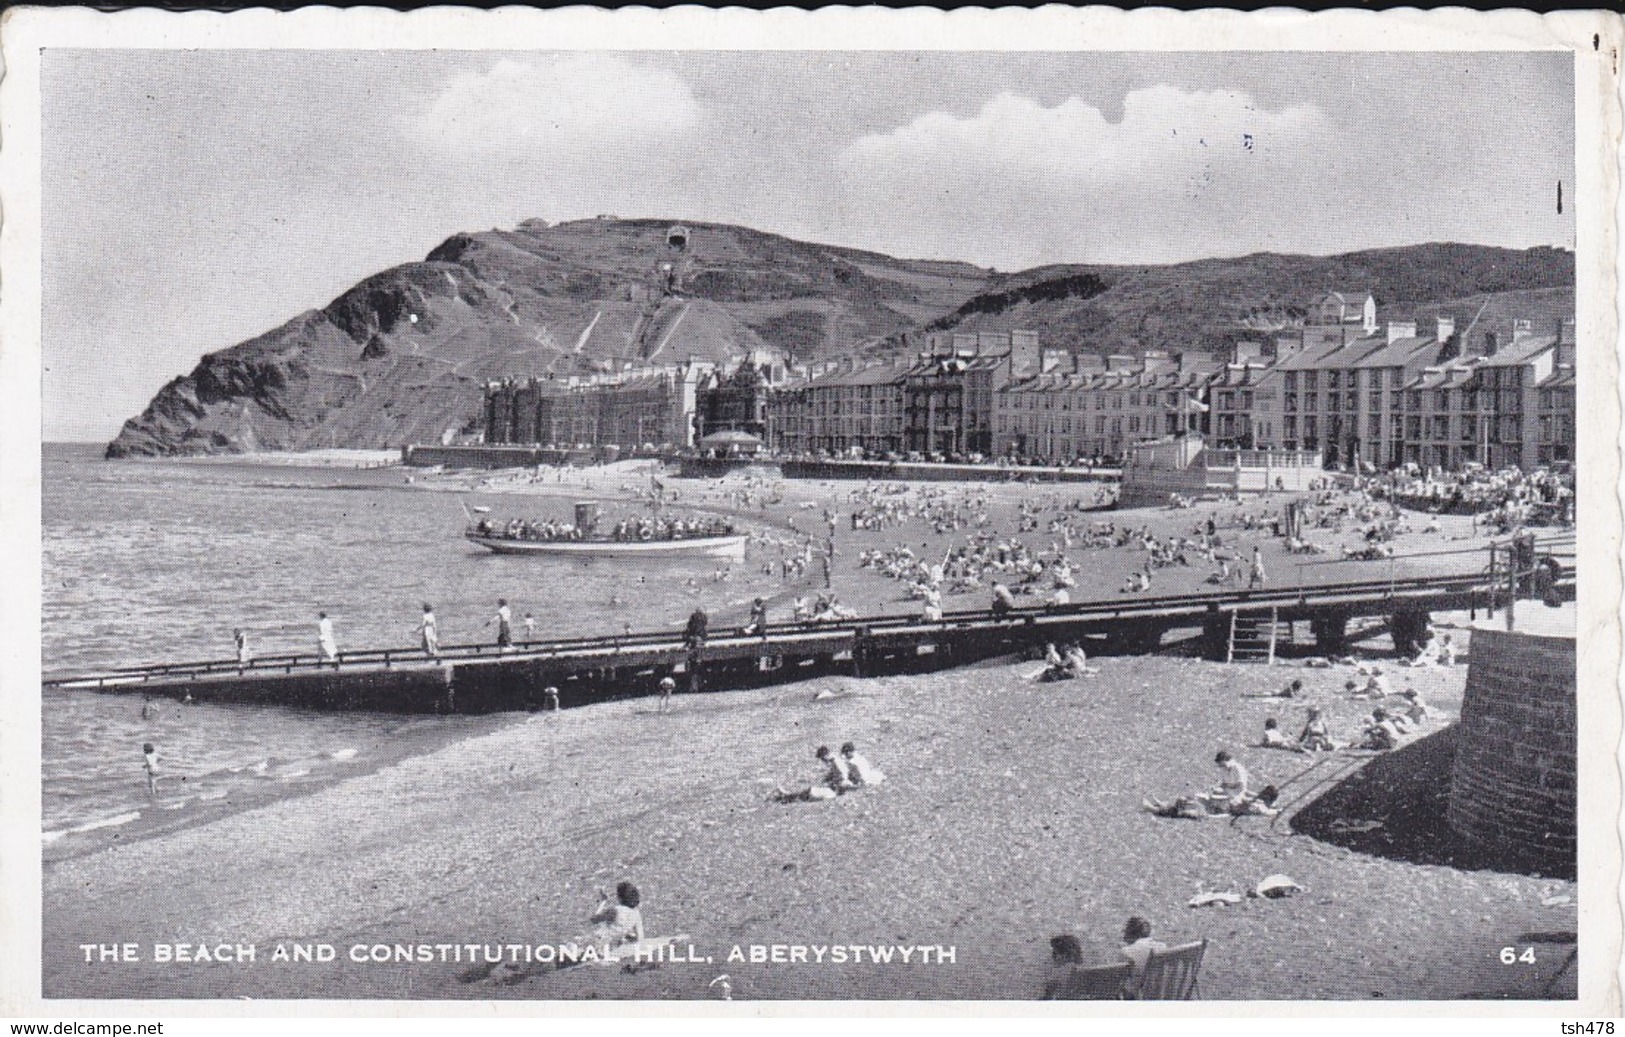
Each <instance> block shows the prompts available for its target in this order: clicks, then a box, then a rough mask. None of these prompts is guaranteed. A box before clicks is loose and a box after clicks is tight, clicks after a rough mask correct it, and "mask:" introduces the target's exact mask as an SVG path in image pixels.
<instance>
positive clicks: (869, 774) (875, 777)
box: [841, 742, 886, 786]
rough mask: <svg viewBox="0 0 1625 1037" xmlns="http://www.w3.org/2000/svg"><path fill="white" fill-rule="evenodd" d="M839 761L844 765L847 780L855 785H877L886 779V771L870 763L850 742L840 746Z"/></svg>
mask: <svg viewBox="0 0 1625 1037" xmlns="http://www.w3.org/2000/svg"><path fill="white" fill-rule="evenodd" d="M841 762H842V763H843V764H844V765H845V766H846V776H847V780H848V781H850V782H851V783H852V784H853V785H855V786H863V785H879V784H880V783H882V782H884V781H885V780H886V772H885V771H882V770H881V769H880V768H879V767H876V766H875V765H874V764H872V763H870V762H869V758H868V757H866V756H864V755H863V754H862V753H860V752H858V747H857V746H856V745H855V744H853V743H852V742H847V743H846V744H845V745H843V746H841Z"/></svg>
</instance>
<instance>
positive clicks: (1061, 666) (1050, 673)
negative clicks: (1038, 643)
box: [1038, 641, 1073, 681]
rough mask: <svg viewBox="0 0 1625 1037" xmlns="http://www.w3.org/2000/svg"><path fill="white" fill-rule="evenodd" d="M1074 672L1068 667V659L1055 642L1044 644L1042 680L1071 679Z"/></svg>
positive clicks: (1040, 677)
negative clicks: (1056, 646)
mask: <svg viewBox="0 0 1625 1037" xmlns="http://www.w3.org/2000/svg"><path fill="white" fill-rule="evenodd" d="M1072 676H1073V675H1072V673H1071V671H1070V670H1068V669H1067V665H1066V660H1065V659H1064V658H1062V656H1061V653H1060V652H1059V651H1057V650H1056V648H1055V642H1054V641H1051V642H1050V643H1049V644H1047V645H1045V646H1044V669H1043V670H1042V671H1040V672H1039V674H1038V679H1039V680H1041V681H1069V680H1071V679H1072Z"/></svg>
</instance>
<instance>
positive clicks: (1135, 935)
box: [1118, 915, 1168, 1001]
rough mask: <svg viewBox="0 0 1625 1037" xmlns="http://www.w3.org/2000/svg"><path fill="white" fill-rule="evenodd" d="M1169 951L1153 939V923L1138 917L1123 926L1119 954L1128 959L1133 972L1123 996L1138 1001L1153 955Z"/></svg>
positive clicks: (1165, 946) (1124, 985)
mask: <svg viewBox="0 0 1625 1037" xmlns="http://www.w3.org/2000/svg"><path fill="white" fill-rule="evenodd" d="M1167 949H1168V945H1167V944H1165V943H1163V942H1162V941H1160V940H1153V939H1152V938H1151V923H1150V922H1147V921H1146V920H1145V919H1143V918H1141V917H1139V916H1138V915H1136V916H1135V917H1133V918H1130V919H1129V920H1128V922H1127V924H1125V925H1124V926H1123V946H1122V948H1121V950H1119V952H1118V953H1120V954H1121V955H1122V956H1123V957H1124V958H1126V959H1128V963H1129V965H1131V966H1132V967H1133V971H1132V972H1130V973H1129V978H1128V982H1126V983H1124V984H1123V996H1124V997H1125V998H1127V999H1128V1000H1130V1001H1135V1000H1138V999H1139V997H1140V991H1141V988H1142V987H1143V986H1144V985H1145V967H1146V965H1147V963H1149V962H1150V960H1151V955H1153V954H1157V953H1160V952H1162V951H1165V950H1167Z"/></svg>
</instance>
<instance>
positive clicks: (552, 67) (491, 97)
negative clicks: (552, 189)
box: [417, 53, 699, 156]
mask: <svg viewBox="0 0 1625 1037" xmlns="http://www.w3.org/2000/svg"><path fill="white" fill-rule="evenodd" d="M698 121H699V106H698V104H697V103H696V102H695V99H694V94H693V91H691V90H690V89H689V86H688V84H687V83H686V82H685V81H684V80H683V79H682V78H681V77H679V76H678V75H677V74H675V73H673V72H671V71H669V70H667V69H662V68H658V67H654V66H650V65H645V64H642V63H633V62H632V61H629V60H627V59H625V58H621V57H619V56H616V55H614V54H604V53H579V54H566V55H561V56H557V57H552V58H542V59H528V58H527V59H526V60H523V61H518V60H514V59H511V58H504V59H501V60H499V61H498V62H497V63H496V64H495V65H494V66H493V67H492V68H491V69H490V70H488V71H485V72H479V73H468V74H463V75H459V76H456V77H454V78H453V79H452V80H451V81H450V82H448V83H447V84H446V86H445V88H444V89H443V90H441V92H440V94H439V95H438V96H436V97H435V99H434V101H433V102H432V103H431V104H430V105H429V107H428V110H427V112H425V113H424V115H423V116H422V118H421V119H420V120H417V128H418V131H419V132H420V133H421V134H422V135H423V136H425V137H427V138H428V139H429V140H430V141H431V142H432V143H433V144H434V145H435V146H436V147H437V148H439V149H441V150H444V151H449V152H451V153H454V154H463V155H474V156H479V155H490V154H500V153H504V152H514V151H520V152H542V153H560V152H563V153H577V154H579V153H583V152H590V151H592V150H593V149H611V150H617V151H618V150H622V149H624V148H625V147H627V146H630V145H636V144H643V145H649V144H656V143H660V142H663V141H666V140H669V139H670V138H672V137H674V136H678V135H681V134H683V133H685V132H687V131H689V130H690V129H692V128H693V127H694V126H695V125H696V124H697V123H698Z"/></svg>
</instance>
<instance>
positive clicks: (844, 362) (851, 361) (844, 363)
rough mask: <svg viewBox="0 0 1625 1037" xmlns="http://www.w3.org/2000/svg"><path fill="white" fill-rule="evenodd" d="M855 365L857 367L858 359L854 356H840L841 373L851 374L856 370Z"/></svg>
mask: <svg viewBox="0 0 1625 1037" xmlns="http://www.w3.org/2000/svg"><path fill="white" fill-rule="evenodd" d="M857 367H858V361H857V359H856V358H855V357H849V356H848V357H842V358H841V371H842V372H843V373H845V374H851V373H852V372H853V371H855V370H857Z"/></svg>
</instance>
